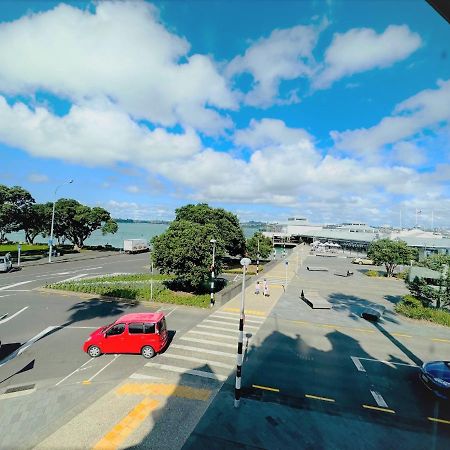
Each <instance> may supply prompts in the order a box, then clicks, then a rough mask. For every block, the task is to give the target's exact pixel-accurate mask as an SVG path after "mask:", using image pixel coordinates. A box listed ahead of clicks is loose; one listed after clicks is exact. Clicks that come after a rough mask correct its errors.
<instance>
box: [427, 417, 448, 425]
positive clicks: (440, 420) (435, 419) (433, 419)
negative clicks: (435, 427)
mask: <svg viewBox="0 0 450 450" xmlns="http://www.w3.org/2000/svg"><path fill="white" fill-rule="evenodd" d="M428 420H431V421H432V422H439V423H446V424H447V425H450V420H444V419H438V418H436V417H428Z"/></svg>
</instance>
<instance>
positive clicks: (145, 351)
mask: <svg viewBox="0 0 450 450" xmlns="http://www.w3.org/2000/svg"><path fill="white" fill-rule="evenodd" d="M141 355H142V356H143V357H144V358H147V359H150V358H153V357H154V356H155V350H154V349H153V347H151V346H150V345H146V346H145V347H142V350H141Z"/></svg>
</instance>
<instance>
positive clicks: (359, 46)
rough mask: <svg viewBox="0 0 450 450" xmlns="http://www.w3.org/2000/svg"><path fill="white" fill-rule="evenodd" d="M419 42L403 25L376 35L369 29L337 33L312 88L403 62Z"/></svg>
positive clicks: (388, 28)
mask: <svg viewBox="0 0 450 450" xmlns="http://www.w3.org/2000/svg"><path fill="white" fill-rule="evenodd" d="M421 43H422V40H421V38H420V36H419V35H418V34H417V33H414V32H412V31H411V30H410V29H409V28H408V26H406V25H390V26H388V27H387V28H386V30H385V31H384V32H383V33H381V34H377V33H376V32H375V31H374V30H372V29H370V28H353V29H351V30H349V31H347V32H346V33H343V34H341V33H336V34H335V35H334V37H333V41H332V42H331V44H330V46H329V47H328V48H327V50H326V52H325V62H324V66H323V69H322V70H321V71H319V72H318V74H317V76H316V77H315V78H314V80H313V87H315V88H316V89H324V88H327V87H329V86H330V85H331V84H333V83H334V82H335V81H336V80H339V79H341V78H343V77H346V76H350V75H353V74H355V73H359V72H364V71H366V70H371V69H375V68H384V67H389V66H391V65H393V64H394V63H396V62H398V61H402V60H404V59H406V58H407V57H408V56H409V55H411V53H413V52H414V51H416V50H417V49H418V48H419V47H420V45H421Z"/></svg>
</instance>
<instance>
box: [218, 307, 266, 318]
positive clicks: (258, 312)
mask: <svg viewBox="0 0 450 450" xmlns="http://www.w3.org/2000/svg"><path fill="white" fill-rule="evenodd" d="M221 311H227V312H241V310H240V309H239V308H223V309H222V310H221ZM245 312H246V314H253V315H254V316H263V317H266V316H267V313H265V312H264V311H256V310H254V309H246V310H245Z"/></svg>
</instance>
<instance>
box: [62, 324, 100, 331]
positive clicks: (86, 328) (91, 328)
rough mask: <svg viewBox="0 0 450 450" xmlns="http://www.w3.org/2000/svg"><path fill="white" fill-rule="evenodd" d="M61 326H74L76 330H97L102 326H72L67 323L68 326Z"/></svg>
mask: <svg viewBox="0 0 450 450" xmlns="http://www.w3.org/2000/svg"><path fill="white" fill-rule="evenodd" d="M61 328H74V329H76V330H96V329H97V328H100V327H76V326H72V325H66V326H61Z"/></svg>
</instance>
